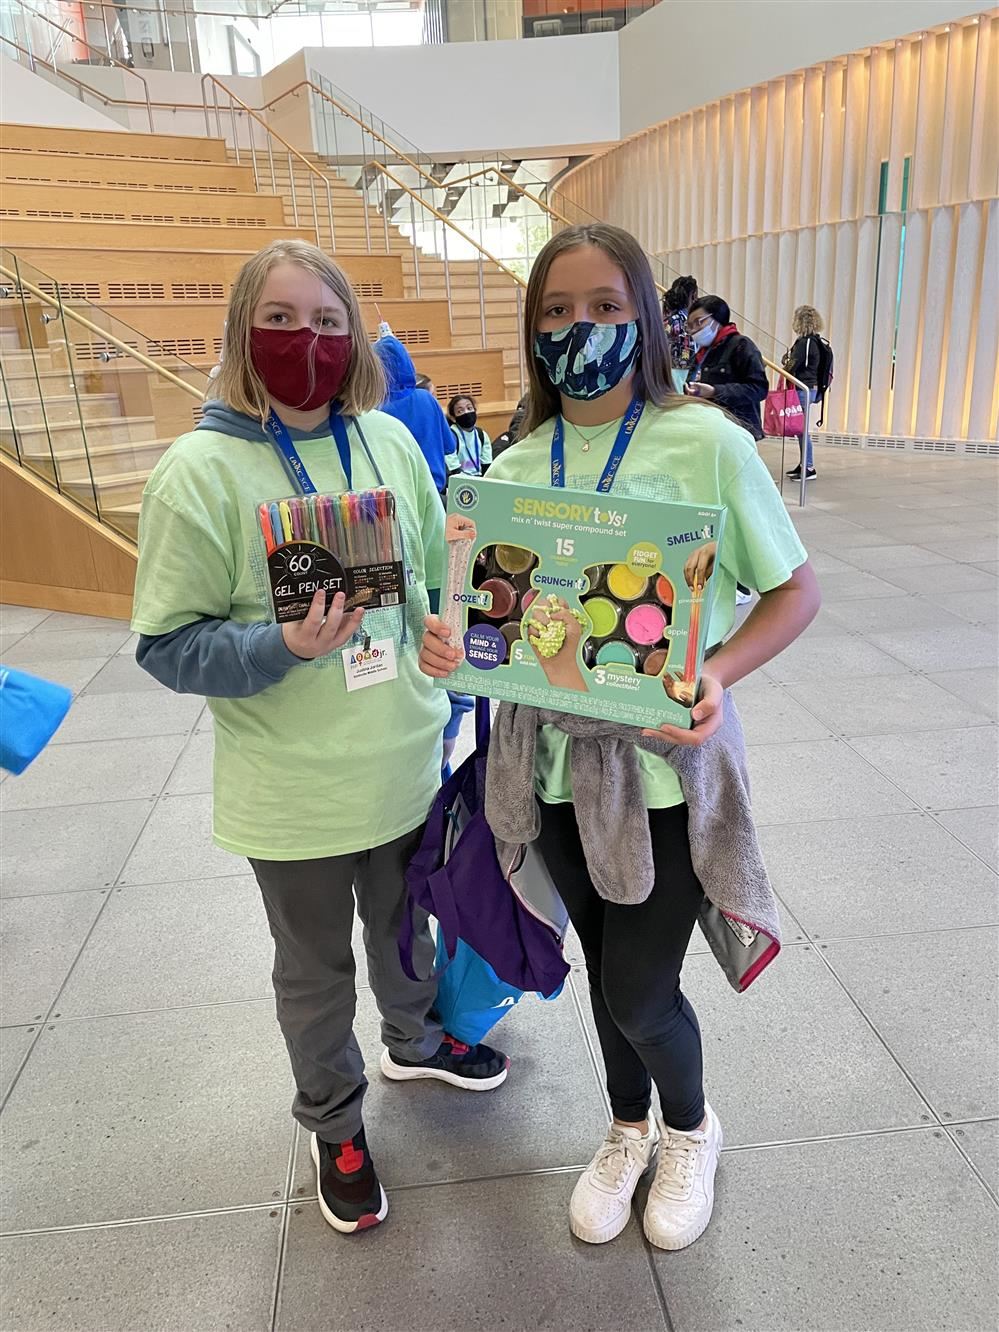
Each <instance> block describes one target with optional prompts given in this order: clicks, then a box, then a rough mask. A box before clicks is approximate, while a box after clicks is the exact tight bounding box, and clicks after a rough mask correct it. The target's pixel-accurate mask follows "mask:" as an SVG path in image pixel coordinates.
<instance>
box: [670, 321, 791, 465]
mask: <svg viewBox="0 0 999 1332" xmlns="http://www.w3.org/2000/svg"><path fill="white" fill-rule="evenodd" d="M698 372H699V373H698ZM695 379H698V380H700V382H701V383H702V384H710V385H711V386H712V387H713V388H714V390H715V394H714V398H713V399H712V401H714V402H716V403H718V405H719V407H725V408H726V409H727V410H728V411H730V412H731V413H732V415H733V416H734V417H735V418H736V419H737V420H738V422H739V424H740V425H744V426H745V427H746V429H747V430H748V431H749V433H750V434H751V435H752V437H753V438H754V439H762V438H763V420H762V418H761V416H760V403H761V402H763V400H764V399H765V398H766V396H767V393H768V391H769V388H770V384H769V382H768V380H767V372H766V369H765V367H764V365H763V357H762V356H761V355H760V350H759V348H758V347H757V345H756V343H755V342H753V340H752V339H751V338H747V337H745V336H744V334H742V333H732V334H730V335H729V336H728V337H727V338H725V339H724V340H723V341H722V342H715V343H713V344H712V346H710V347H709V348H708V353H707V355H706V356H705V358H704V360H703V361H702V362H701V363H700V365H699V366H698V364H697V362H696V360H695V362H694V363H693V364H692V365H691V368H690V374H689V375H688V376H687V380H688V382H693V381H694V380H695Z"/></svg>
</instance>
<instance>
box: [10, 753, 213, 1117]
mask: <svg viewBox="0 0 999 1332" xmlns="http://www.w3.org/2000/svg"><path fill="white" fill-rule="evenodd" d="M189 743H190V737H188V744H189ZM186 748H187V745H185V746H184V748H183V749H182V750H181V752H180V754H178V756H177V759H176V760H175V762H174V763H173V765H172V766H171V768H170V773H169V775H168V776H167V779H166V781H164V783H163V785H162V786H161V787H160V792H159V795H158V796H156V797H155V798H154V799H153V800H151V801H150V802H149V809H148V811H147V813H146V817H145V818H144V819H143V820H142V826H141V827H140V828H139V830H138V831H137V832H136V834H135V837H134V838H133V839H132V843H131V845H130V846H129V848H128V850H127V851H126V853H125V855H124V856H123V857H122V861H121V869H119V871H118V873H117V874H116V875H115V877H114V879H113V880H112V882H111V885H110V886H109V887H107V888H99V889H97V891H98V892H100V893H102V894H103V896H104V901H103V902H102V903H101V906H100V909H99V910H98V912H97V915H96V916H95V917H94V919H93V920H92V921H91V923H90V929H89V930H87V932H86V934H85V935H84V937H83V941H82V942H81V944H80V947H79V948H78V949H77V951H76V955H75V956H74V958H73V961H72V962H71V963H70V965H69V969H68V970H67V972H66V974H65V976H63V978H62V984H61V985H60V986H59V989H58V990H57V991H56V993H55V997H54V998H53V1000H52V1003H51V1004H50V1005H49V1007H48V1010H47V1011H46V1014H45V1019H44V1021H42V1022H40V1023H39V1024H38V1031H37V1032H36V1033H35V1039H34V1040H33V1041H32V1042H31V1045H30V1046H29V1047H28V1049H27V1052H26V1053H25V1056H24V1058H23V1059H22V1060H21V1064H20V1067H19V1068H18V1070H17V1072H16V1073H15V1074H14V1076H13V1077H12V1078H11V1080H10V1085H9V1086H8V1088H7V1090H6V1092H5V1093H4V1095H3V1096H2V1097H0V1113H2V1111H3V1108H4V1106H5V1105H6V1104H7V1102H8V1101H9V1100H10V1098H11V1096H12V1094H13V1092H14V1089H15V1087H16V1086H17V1084H18V1083H19V1082H20V1080H21V1075H22V1074H23V1072H24V1070H25V1069H26V1068H27V1066H28V1061H29V1059H30V1058H31V1055H32V1054H33V1052H34V1049H35V1046H36V1045H37V1044H38V1042H39V1040H40V1039H41V1035H42V1032H43V1031H44V1030H45V1028H46V1026H47V1025H48V1023H49V1022H50V1021H51V1018H52V1014H53V1013H54V1012H55V1011H56V1008H57V1007H58V1004H59V1000H60V998H61V997H62V995H63V994H64V993H65V990H66V986H67V985H68V984H69V982H70V979H71V978H72V975H73V972H74V971H75V970H76V966H77V963H78V962H79V960H80V958H81V956H82V955H83V950H84V949H85V948H86V946H87V944H88V943H89V942H90V939H91V937H92V935H93V933H94V930H95V929H96V928H97V925H98V923H99V922H100V920H101V917H102V916H103V915H104V912H105V911H106V910H107V906H108V903H109V902H110V901H111V898H112V896H113V895H114V890H115V886H116V885H117V883H118V880H119V879H120V878H121V876H122V874H123V872H124V869H125V866H126V865H127V864H128V860H129V857H130V856H131V855H132V853H133V852H134V851H135V848H136V846H137V845H138V843H139V838H140V837H141V836H142V834H143V833H144V832H145V830H146V828H147V827H148V826H149V820H150V819H151V818H152V817H153V813H154V811H155V809H156V806H157V805H158V804H159V800H160V796H162V794H163V791H164V789H165V788H166V782H167V781H169V780H170V777H171V776H172V775H173V772H174V769H175V768H176V766H177V764H178V763H179V762H180V759H181V756H182V755H183V753H184V751H185V750H186ZM87 803H108V804H110V803H112V802H111V801H107V802H99V801H95V802H87ZM117 803H120V802H117Z"/></svg>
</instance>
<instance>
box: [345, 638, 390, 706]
mask: <svg viewBox="0 0 999 1332" xmlns="http://www.w3.org/2000/svg"><path fill="white" fill-rule="evenodd" d="M341 656H342V657H343V673H344V676H345V677H346V680H347V692H348V693H349V694H352V693H353V692H354V690H355V689H367V687H368V686H369V685H377V684H384V683H385V681H386V680H394V679H396V678H397V676H398V674H399V663H398V661H397V660H396V655H395V643H393V641H392V639H391V638H379V639H378V640H377V641H375V640H373V639H372V640H371V641H370V642H368V643H366V644H360V643H352V644H351V645H350V647H345V648H344V649H343V651H342V653H341Z"/></svg>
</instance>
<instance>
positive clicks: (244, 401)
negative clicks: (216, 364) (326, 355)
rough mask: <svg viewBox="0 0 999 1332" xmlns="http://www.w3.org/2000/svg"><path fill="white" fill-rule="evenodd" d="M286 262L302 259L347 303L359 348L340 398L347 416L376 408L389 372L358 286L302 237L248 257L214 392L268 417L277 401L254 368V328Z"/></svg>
mask: <svg viewBox="0 0 999 1332" xmlns="http://www.w3.org/2000/svg"><path fill="white" fill-rule="evenodd" d="M283 263H288V264H298V266H299V267H300V268H304V269H306V270H307V271H308V272H310V273H312V274H314V275H315V276H316V277H317V278H318V279H319V280H320V282H322V283H324V285H325V286H327V287H329V289H330V291H332V292H335V293H336V295H337V296H339V297H340V299H341V301H343V303H344V305H345V306H346V307H347V320H348V327H349V329H350V334H351V337H352V339H353V353H352V355H351V358H350V366H349V368H348V370H347V377H346V379H345V380H344V382H343V388H342V389H341V390H340V394H339V400H340V403H341V404H342V406H343V410H344V414H345V415H347V416H359V415H360V413H361V412H370V411H374V409H375V408H376V407H380V406H381V404H382V403H383V402H384V401H385V375H384V372H383V371H382V366H381V362H380V361H379V360H378V357H377V356H376V355H375V353H374V352H373V351H372V349H371V342H370V340H369V338H368V334H367V330H366V329H365V327H364V320H363V319H362V318H361V307H360V305H358V302H357V297H356V296H355V295H354V289H353V287H352V286H351V285H350V281H349V279H348V277H347V275H346V273H344V271H343V269H342V268H339V267H338V266H337V265H336V264H335V263H334V262H333V260H332V259H329V258H327V256H326V255H325V254H323V252H322V250H320V249H319V248H318V247H317V246H315V245H309V244H308V243H307V242H306V241H301V240H286V241H273V242H272V243H271V244H270V245H267V246H265V247H264V249H262V250H261V251H260V252H259V254H255V255H254V256H253V258H252V259H248V260H247V261H246V263H245V264H244V265H243V267H242V268H241V269H240V270H239V273H238V274H237V275H236V281H235V282H234V283H233V284H232V292H231V293H230V296H229V310H228V314H227V316H226V326H225V336H224V337H223V340H222V368H221V370H220V371H219V374H218V376H217V378H216V379H215V380H214V381H213V385H212V388H213V391H214V392H215V393H217V394H218V396H219V397H220V398H221V399H222V401H223V402H224V403H225V404H226V406H227V407H231V408H232V409H233V411H236V412H243V413H244V414H245V415H247V416H255V417H257V418H258V419H259V420H260V421H266V420H267V416H268V413H269V412H270V409H271V404H270V399H269V397H268V396H267V390H266V388H265V387H264V382H263V380H262V379H261V378H260V376H259V375H258V374H257V372H256V370H255V369H254V365H253V356H252V354H251V350H250V331H251V329H252V328H253V312H254V310H255V309H256V308H257V304H258V302H259V301H260V294H261V292H262V291H263V289H264V284H265V283H266V281H267V275H268V273H269V272H270V271H271V269H272V268H274V267H275V265H276V264H283Z"/></svg>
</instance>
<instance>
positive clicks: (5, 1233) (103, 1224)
mask: <svg viewBox="0 0 999 1332" xmlns="http://www.w3.org/2000/svg"><path fill="white" fill-rule="evenodd" d="M283 1206H284V1203H277V1202H274V1201H273V1199H270V1200H268V1201H266V1202H259V1203H258V1202H247V1203H237V1204H235V1205H234V1206H232V1207H201V1208H198V1209H197V1210H196V1211H192V1212H160V1213H157V1214H156V1215H155V1216H123V1217H114V1218H113V1219H112V1220H110V1221H85V1222H81V1223H80V1224H79V1225H75V1226H37V1227H35V1228H33V1229H23V1230H0V1240H5V1239H21V1238H22V1237H25V1236H31V1235H75V1234H77V1233H78V1232H80V1231H83V1230H120V1229H121V1228H122V1227H123V1226H153V1225H157V1224H159V1223H161V1222H164V1221H200V1220H202V1219H203V1218H204V1217H209V1216H236V1215H238V1214H239V1213H240V1212H268V1213H269V1212H273V1211H276V1210H277V1208H278V1207H283Z"/></svg>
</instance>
